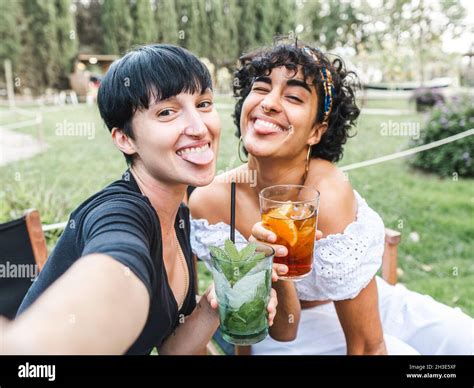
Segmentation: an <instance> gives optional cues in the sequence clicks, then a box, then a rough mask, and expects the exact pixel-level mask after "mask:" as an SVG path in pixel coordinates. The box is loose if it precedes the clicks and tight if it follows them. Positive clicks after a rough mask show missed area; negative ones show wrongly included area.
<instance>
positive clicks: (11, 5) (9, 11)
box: [0, 1, 25, 77]
mask: <svg viewBox="0 0 474 388" xmlns="http://www.w3.org/2000/svg"><path fill="white" fill-rule="evenodd" d="M22 20H24V17H22V8H21V3H18V2H17V1H0V40H1V42H2V44H0V70H1V72H2V77H3V74H4V70H5V69H4V67H3V66H4V61H5V59H9V60H10V61H11V63H12V67H13V72H14V73H15V72H18V66H19V62H20V56H21V51H22V45H21V31H22V29H24V27H25V26H24V22H23V23H22Z"/></svg>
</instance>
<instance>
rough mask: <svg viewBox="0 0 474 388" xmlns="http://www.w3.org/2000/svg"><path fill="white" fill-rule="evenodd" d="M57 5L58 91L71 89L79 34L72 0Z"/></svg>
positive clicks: (58, 0)
mask: <svg viewBox="0 0 474 388" xmlns="http://www.w3.org/2000/svg"><path fill="white" fill-rule="evenodd" d="M55 5H56V23H55V24H56V34H57V42H58V52H59V53H60V55H58V57H57V58H56V60H57V62H58V67H59V73H58V79H57V82H56V84H55V85H54V86H55V87H57V88H58V89H67V88H69V74H71V72H72V71H73V66H74V60H75V59H76V56H77V48H78V43H77V34H76V28H75V22H74V15H73V13H72V12H71V6H72V2H71V0H55Z"/></svg>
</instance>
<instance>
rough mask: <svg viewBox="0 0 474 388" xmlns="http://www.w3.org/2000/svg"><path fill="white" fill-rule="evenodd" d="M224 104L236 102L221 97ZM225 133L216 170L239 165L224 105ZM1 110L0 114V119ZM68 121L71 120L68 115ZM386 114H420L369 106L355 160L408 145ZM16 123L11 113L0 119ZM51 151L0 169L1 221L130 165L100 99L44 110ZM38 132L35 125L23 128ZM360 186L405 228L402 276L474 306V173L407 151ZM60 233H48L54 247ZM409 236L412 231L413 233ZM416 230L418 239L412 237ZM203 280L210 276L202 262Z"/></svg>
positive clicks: (356, 177)
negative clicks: (73, 130)
mask: <svg viewBox="0 0 474 388" xmlns="http://www.w3.org/2000/svg"><path fill="white" fill-rule="evenodd" d="M217 101H218V102H219V103H221V104H231V103H232V100H231V99H230V98H229V97H225V96H220V97H219V98H218V100H217ZM366 107H368V108H386V109H410V108H412V106H411V105H410V104H409V103H408V102H407V101H396V102H394V101H392V100H378V101H373V100H372V101H369V102H368V103H367V105H366ZM219 113H220V115H221V119H222V139H221V147H220V151H219V159H218V170H219V171H224V170H227V169H230V168H232V167H235V166H237V165H238V164H240V161H239V159H238V158H237V153H236V151H237V143H238V141H237V139H236V138H235V136H234V131H235V129H234V125H233V123H232V118H231V113H232V110H231V109H229V108H221V109H219ZM0 119H1V118H0ZM64 120H66V122H65V121H64ZM388 120H392V122H393V121H409V122H414V123H416V122H420V121H421V120H422V117H421V116H420V115H413V116H406V117H403V118H397V117H394V116H381V115H379V116H372V115H370V116H369V115H364V114H362V115H361V117H360V119H359V123H358V126H357V135H356V136H355V137H353V138H351V139H349V141H348V143H347V145H346V148H345V154H344V158H343V160H342V161H341V162H340V163H339V165H340V166H344V165H347V164H350V163H354V162H358V161H363V160H366V159H370V158H375V157H378V156H382V155H386V154H389V153H392V152H396V151H399V150H402V149H405V148H407V147H408V146H409V145H408V139H407V138H406V137H393V136H392V137H387V136H382V135H381V131H380V129H381V124H382V123H384V122H385V123H386V122H387V121H388ZM6 122H10V119H9V118H8V119H7V118H5V120H3V121H2V122H1V123H3V124H5V123H6ZM64 123H66V124H70V123H79V124H81V125H87V126H88V127H89V128H93V129H94V131H95V136H94V138H93V139H88V138H87V137H86V136H58V135H57V134H56V133H57V131H56V130H57V128H58V127H60V126H61V125H64ZM43 125H44V133H45V140H46V142H47V143H48V144H49V149H48V151H47V152H45V153H43V154H41V155H38V156H36V157H34V158H32V159H30V160H26V161H21V162H15V163H12V164H9V165H8V166H4V167H1V168H0V180H1V182H2V188H1V191H0V221H1V222H4V221H7V220H11V219H13V218H15V217H18V216H20V215H21V214H22V212H23V211H24V210H25V209H27V208H31V207H34V208H37V209H38V210H39V211H40V212H41V216H42V221H43V222H44V223H48V224H49V223H56V222H60V221H65V220H66V219H67V217H68V214H69V213H70V212H71V211H72V210H73V209H74V208H75V207H76V206H77V205H78V204H79V203H80V202H81V201H83V200H84V199H86V198H87V197H88V196H90V195H91V194H93V193H95V192H96V191H98V190H100V189H101V188H102V187H104V186H105V185H107V184H108V183H110V182H112V181H114V180H115V179H117V178H118V177H120V175H121V173H122V172H123V170H124V169H125V168H126V166H125V162H124V159H123V157H122V155H121V154H120V153H119V152H118V151H117V150H116V149H115V148H114V146H113V144H112V142H111V140H110V136H109V132H108V131H107V129H106V128H105V127H104V125H103V124H102V122H101V120H100V117H99V114H98V111H97V108H96V107H88V106H85V105H81V106H78V107H66V108H64V109H63V110H62V111H54V112H46V113H45V114H44V124H43ZM21 131H22V132H24V133H31V134H35V129H34V128H25V129H21ZM428 152H429V151H428ZM348 176H349V179H350V181H351V183H352V185H353V186H354V188H355V189H356V190H358V191H359V193H360V194H361V195H362V196H363V197H365V198H366V200H367V202H368V203H369V205H370V206H372V207H373V208H374V209H375V210H376V211H377V212H379V214H380V215H381V216H382V218H383V220H384V222H385V225H386V226H387V227H390V228H393V229H398V230H400V231H401V232H402V243H401V245H400V247H399V267H400V268H401V270H402V271H403V274H402V275H401V276H400V277H399V281H400V282H402V283H404V284H406V285H407V286H408V287H409V288H410V289H413V290H416V291H419V292H422V293H428V294H430V295H432V296H433V297H434V298H436V299H438V300H440V301H442V302H444V303H446V304H448V305H451V306H459V307H461V308H462V309H463V310H464V311H466V312H467V313H469V314H470V315H471V316H473V315H474V260H473V254H474V245H473V240H474V221H473V220H474V217H473V216H474V185H473V181H472V180H464V179H461V178H459V179H458V180H454V179H449V178H448V179H440V178H438V177H436V176H432V175H427V174H423V173H420V172H416V171H413V170H412V169H410V168H409V166H408V164H407V159H399V160H395V161H391V162H387V163H384V164H380V165H375V166H370V167H365V168H362V169H358V170H354V171H350V172H349V175H348ZM59 233H60V232H51V233H47V239H48V245H49V248H50V249H51V248H52V247H53V246H54V243H55V241H56V239H57V237H58V235H59ZM410 236H412V237H410ZM415 237H418V238H415ZM199 268H200V287H201V289H202V288H204V287H205V286H206V284H207V283H208V282H209V280H210V276H209V273H208V272H207V271H206V270H205V268H204V266H203V265H202V264H201V265H200V266H199Z"/></svg>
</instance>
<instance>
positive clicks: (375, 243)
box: [191, 190, 385, 301]
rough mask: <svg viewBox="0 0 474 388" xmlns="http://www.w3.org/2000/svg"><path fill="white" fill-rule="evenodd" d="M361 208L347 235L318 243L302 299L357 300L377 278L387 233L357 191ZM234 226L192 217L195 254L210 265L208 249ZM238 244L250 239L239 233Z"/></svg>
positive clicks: (303, 282)
mask: <svg viewBox="0 0 474 388" xmlns="http://www.w3.org/2000/svg"><path fill="white" fill-rule="evenodd" d="M354 194H355V196H356V199H357V204H358V209H357V216H356V220H355V221H353V222H351V223H350V224H349V225H347V227H346V229H345V230H344V232H343V233H337V234H331V235H328V236H326V237H325V238H323V239H321V240H318V241H316V242H315V246H314V263H313V270H312V271H311V273H310V274H309V275H308V276H307V277H305V278H303V279H302V280H300V281H299V282H296V283H295V285H296V289H297V292H298V297H299V299H301V300H333V301H334V300H344V299H352V298H355V297H356V296H357V295H358V294H359V292H360V291H361V290H362V289H363V288H365V287H366V286H367V284H368V283H369V282H370V280H371V279H372V278H373V277H374V275H375V274H376V272H377V271H378V269H379V268H380V265H381V262H382V255H383V250H384V241H385V231H384V224H383V221H382V219H381V218H380V216H379V215H378V214H377V213H376V212H375V211H374V210H372V209H371V208H370V207H369V206H368V205H367V202H366V201H365V200H364V199H363V198H362V197H361V196H360V195H359V193H358V192H357V191H355V190H354ZM229 232H230V226H229V225H228V224H226V223H224V222H219V223H217V224H212V225H211V224H209V223H208V221H207V220H204V219H192V218H191V246H192V249H193V252H194V253H195V254H196V255H197V256H198V257H199V258H200V259H201V260H204V261H205V262H206V264H207V265H208V267H209V265H210V254H209V249H208V246H210V245H221V244H223V243H224V241H225V240H226V239H228V238H229ZM235 240H236V242H244V243H245V242H246V239H245V238H244V237H243V236H242V234H240V233H239V231H238V230H236V231H235Z"/></svg>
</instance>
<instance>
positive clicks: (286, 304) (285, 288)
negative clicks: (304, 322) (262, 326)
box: [270, 280, 301, 341]
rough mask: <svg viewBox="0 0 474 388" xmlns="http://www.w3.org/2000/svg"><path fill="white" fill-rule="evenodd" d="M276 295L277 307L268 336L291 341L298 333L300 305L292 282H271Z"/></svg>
mask: <svg viewBox="0 0 474 388" xmlns="http://www.w3.org/2000/svg"><path fill="white" fill-rule="evenodd" d="M273 288H274V289H275V290H276V293H277V297H278V309H277V313H276V315H275V319H274V321H273V326H272V327H270V336H271V337H272V338H273V339H275V340H277V341H293V340H294V339H295V338H296V335H297V334H298V324H299V322H300V316H301V306H300V302H299V299H298V294H297V293H296V288H295V285H294V284H293V282H288V281H283V280H279V281H277V282H275V283H273Z"/></svg>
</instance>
